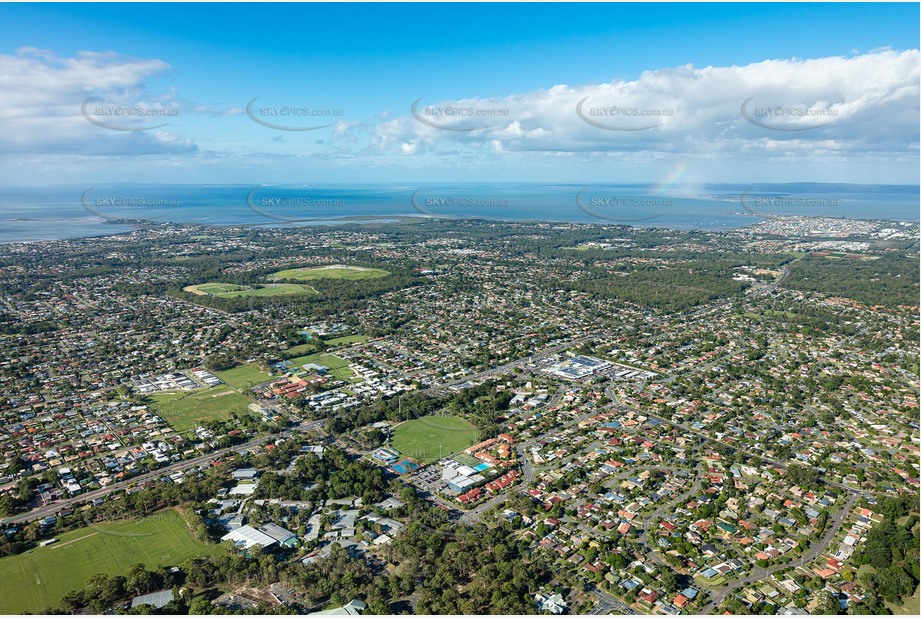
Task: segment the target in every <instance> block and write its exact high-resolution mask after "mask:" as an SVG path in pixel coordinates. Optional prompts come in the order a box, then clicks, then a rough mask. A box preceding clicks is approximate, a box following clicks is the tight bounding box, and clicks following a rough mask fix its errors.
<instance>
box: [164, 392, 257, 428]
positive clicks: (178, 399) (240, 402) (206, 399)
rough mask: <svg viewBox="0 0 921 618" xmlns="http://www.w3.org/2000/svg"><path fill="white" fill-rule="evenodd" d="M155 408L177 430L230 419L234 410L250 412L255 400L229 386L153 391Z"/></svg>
mask: <svg viewBox="0 0 921 618" xmlns="http://www.w3.org/2000/svg"><path fill="white" fill-rule="evenodd" d="M150 398H151V399H152V400H153V406H152V408H153V411H154V412H156V413H157V414H158V415H159V416H160V418H162V419H163V420H164V421H166V422H167V423H169V424H170V426H172V428H173V429H175V430H176V431H180V432H182V431H188V430H190V429H195V428H196V427H198V426H199V425H200V424H201V423H202V422H204V421H212V420H227V419H229V418H230V414H231V412H234V411H236V412H242V413H244V414H249V413H250V412H249V410H247V408H246V406H248V405H249V404H250V403H251V400H250V399H249V398H248V397H247V396H246V395H242V394H240V393H238V392H236V391H235V390H233V389H232V388H230V387H229V386H216V387H214V388H208V389H200V390H197V391H192V392H190V393H186V392H181V393H163V394H160V395H151V396H150Z"/></svg>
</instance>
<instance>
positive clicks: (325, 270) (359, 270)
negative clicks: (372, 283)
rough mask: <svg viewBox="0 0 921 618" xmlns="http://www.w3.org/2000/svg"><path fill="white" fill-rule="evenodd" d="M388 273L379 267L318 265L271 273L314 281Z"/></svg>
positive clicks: (373, 276) (376, 275)
mask: <svg viewBox="0 0 921 618" xmlns="http://www.w3.org/2000/svg"><path fill="white" fill-rule="evenodd" d="M389 274H390V273H389V272H387V271H386V270H381V269H380V268H364V267H362V266H342V265H337V266H320V267H315V268H289V269H288V270H282V271H279V272H277V273H275V274H273V275H272V277H273V278H275V279H294V280H296V281H314V280H316V279H349V280H359V279H376V278H377V277H386V276H387V275H389Z"/></svg>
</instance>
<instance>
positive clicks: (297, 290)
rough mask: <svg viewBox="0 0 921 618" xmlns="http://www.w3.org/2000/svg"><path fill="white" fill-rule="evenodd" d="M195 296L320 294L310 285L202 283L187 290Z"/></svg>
mask: <svg viewBox="0 0 921 618" xmlns="http://www.w3.org/2000/svg"><path fill="white" fill-rule="evenodd" d="M185 290H186V291H187V292H192V293H193V294H196V293H197V294H210V295H212V296H220V297H222V298H239V297H243V296H290V295H292V294H318V293H319V292H317V291H316V290H315V289H313V288H312V287H310V286H309V285H299V284H297V283H273V284H267V285H262V284H259V285H255V286H245V285H236V284H234V283H202V284H199V285H192V286H189V287H187V288H185Z"/></svg>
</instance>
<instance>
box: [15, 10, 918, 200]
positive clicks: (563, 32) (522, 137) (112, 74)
mask: <svg viewBox="0 0 921 618" xmlns="http://www.w3.org/2000/svg"><path fill="white" fill-rule="evenodd" d="M918 18H919V9H918V6H917V5H916V4H770V5H762V4H696V5H695V4H644V5H632V4H606V5H599V4H581V5H573V4H566V5H556V4H527V5H522V4H466V5H456V4H406V5H374V4H340V5H320V4H308V5H291V4H277V5H264V4H260V5H251V4H228V5H218V4H183V5H166V4H157V5H138V4H132V5H112V4H99V5H73V4H66V5H65V4H62V5H38V4H35V5H10V4H7V5H3V6H0V80H3V83H5V84H7V85H8V86H10V87H7V88H4V89H0V101H2V102H3V107H2V109H4V110H5V113H3V112H0V129H2V131H0V133H2V134H3V135H4V136H3V137H0V159H2V161H3V163H4V165H3V167H4V169H5V171H2V172H0V182H4V183H5V184H20V185H21V184H29V185H40V184H44V183H47V182H48V181H49V178H53V179H55V180H56V181H58V182H62V183H99V182H113V181H134V182H190V183H197V182H202V183H221V182H244V183H260V182H265V183H298V182H311V183H316V182H380V181H395V182H417V183H418V182H425V181H429V180H430V181H437V182H442V181H466V180H476V181H501V180H510V181H532V180H534V181H537V180H539V181H560V182H569V181H573V182H583V181H618V182H630V181H639V182H781V181H820V182H821V181H825V182H868V183H874V182H875V183H917V182H918V131H919V128H918V127H919V124H918V116H919V104H918V96H919V95H918V51H917V50H918V47H919V40H918V29H917V24H918ZM91 97H92V100H93V101H94V104H93V106H92V107H91V111H90V115H91V116H93V118H95V119H96V120H99V121H100V122H99V123H94V122H92V120H93V118H91V119H90V120H89V121H88V120H87V118H86V109H84V110H83V113H82V114H81V104H82V103H84V102H85V101H87V99H89V98H91ZM256 97H258V105H257V106H256V108H255V109H257V110H259V109H263V106H266V107H268V108H278V107H282V106H289V107H297V108H300V109H304V108H310V109H314V110H317V109H319V110H332V111H333V112H337V113H336V114H326V115H323V116H322V117H320V116H318V117H317V118H306V119H305V118H303V117H301V118H298V119H296V120H295V121H293V122H292V121H291V119H290V118H280V117H278V116H274V117H270V115H271V114H272V111H271V110H267V111H266V113H265V114H259V112H256V114H257V115H259V116H260V117H261V118H263V119H264V120H266V121H271V122H272V123H274V124H276V125H279V126H281V125H283V126H286V127H288V128H298V127H300V128H303V127H306V126H311V127H312V126H320V125H329V126H324V128H322V129H316V130H310V131H289V130H276V129H271V128H268V127H266V126H263V125H261V124H259V123H258V122H255V121H253V119H252V118H251V117H250V115H248V114H247V113H246V105H247V103H248V102H250V101H252V100H253V99H254V98H256ZM423 97H424V98H423ZM420 98H423V102H422V103H421V104H420V106H421V108H422V109H426V108H425V106H435V108H436V109H435V111H437V108H440V109H443V110H444V109H447V110H455V111H456V110H458V109H464V110H480V111H481V112H482V113H485V114H487V116H486V120H484V121H482V122H481V121H473V124H471V121H470V120H469V119H463V118H461V119H457V118H456V117H455V118H450V119H445V118H444V117H441V118H438V117H436V116H432V115H427V116H426V118H428V119H429V120H431V122H429V123H426V122H424V121H423V120H424V119H423V120H420V119H419V118H418V116H419V115H420V113H419V112H417V115H416V116H413V114H411V112H410V108H411V106H412V104H413V102H414V101H416V100H418V99H420ZM746 100H749V103H748V106H749V107H748V108H747V109H748V115H747V116H746V114H742V113H740V106H742V104H743V102H745V101H746ZM580 101H582V102H583V107H582V108H581V112H580V113H581V115H578V114H577V113H576V105H577V104H578V103H579V102H580ZM100 105H101V106H103V107H106V106H107V109H111V108H112V107H121V108H122V109H133V110H136V109H153V108H159V109H162V110H167V109H168V110H172V111H173V112H174V113H175V115H173V116H171V117H168V118H167V120H168V122H166V123H162V124H163V126H162V127H159V126H158V127H157V128H148V127H152V126H153V123H152V122H148V120H146V119H144V120H137V121H135V120H132V121H128V122H127V124H124V123H122V124H119V122H120V121H119V122H115V123H112V122H108V120H109V119H107V118H105V117H104V113H105V112H104V111H100V109H101V108H100V107H99V106H100ZM615 108H619V109H620V111H619V112H617V114H616V115H615V116H614V117H613V118H612V117H611V116H610V113H611V110H612V109H615ZM92 110H96V112H94V111H92ZM771 110H784V111H782V112H772V111H771ZM435 111H433V109H426V111H425V112H424V113H423V114H422V115H425V114H429V112H432V113H435ZM338 112H341V113H338ZM478 113H479V112H478ZM772 113H773V114H775V115H773V116H772V115H771V114H772ZM489 114H500V115H498V116H489ZM605 114H607V115H605ZM626 114H632V115H626ZM765 114H767V115H765ZM777 114H779V115H777ZM647 118H648V119H650V121H649V122H646V119H647ZM284 123H288V124H284ZM157 124H161V123H160V122H159V121H158V122H157ZM471 127H483V128H477V129H475V130H469V129H470V128H471ZM125 128H134V129H143V130H135V131H125V130H120V129H125Z"/></svg>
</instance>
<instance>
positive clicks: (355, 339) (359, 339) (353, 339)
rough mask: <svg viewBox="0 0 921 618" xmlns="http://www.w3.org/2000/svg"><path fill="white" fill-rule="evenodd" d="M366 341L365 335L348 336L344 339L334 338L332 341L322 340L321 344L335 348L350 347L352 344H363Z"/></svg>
mask: <svg viewBox="0 0 921 618" xmlns="http://www.w3.org/2000/svg"><path fill="white" fill-rule="evenodd" d="M367 340H368V336H367V335H348V336H346V337H336V338H334V339H324V340H323V343H325V344H326V345H328V346H332V347H334V348H335V347H339V346H341V345H351V344H353V343H364V342H365V341H367Z"/></svg>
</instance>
